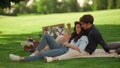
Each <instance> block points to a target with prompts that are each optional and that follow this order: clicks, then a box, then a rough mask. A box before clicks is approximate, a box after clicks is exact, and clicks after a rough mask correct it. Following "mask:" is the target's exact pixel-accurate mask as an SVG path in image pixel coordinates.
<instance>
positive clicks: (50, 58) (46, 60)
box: [44, 56, 53, 63]
mask: <svg viewBox="0 0 120 68" xmlns="http://www.w3.org/2000/svg"><path fill="white" fill-rule="evenodd" d="M44 59H45V62H47V63H48V62H52V61H53V58H52V57H47V56H45V58H44Z"/></svg>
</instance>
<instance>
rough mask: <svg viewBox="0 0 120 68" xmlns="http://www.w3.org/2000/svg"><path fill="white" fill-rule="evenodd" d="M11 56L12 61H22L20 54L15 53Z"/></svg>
mask: <svg viewBox="0 0 120 68" xmlns="http://www.w3.org/2000/svg"><path fill="white" fill-rule="evenodd" d="M9 58H10V59H11V60H12V61H20V56H17V55H14V54H9Z"/></svg>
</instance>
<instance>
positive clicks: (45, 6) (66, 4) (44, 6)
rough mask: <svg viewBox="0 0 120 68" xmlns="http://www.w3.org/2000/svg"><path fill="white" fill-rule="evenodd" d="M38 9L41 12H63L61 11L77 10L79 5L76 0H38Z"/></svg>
mask: <svg viewBox="0 0 120 68" xmlns="http://www.w3.org/2000/svg"><path fill="white" fill-rule="evenodd" d="M37 11H38V12H39V13H43V14H48V13H61V12H77V11H79V5H78V3H77V1H76V0H63V1H62V2H58V1H57V0H40V1H39V2H37Z"/></svg>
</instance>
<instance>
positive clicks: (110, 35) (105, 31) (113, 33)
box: [0, 25, 120, 50]
mask: <svg viewBox="0 0 120 68" xmlns="http://www.w3.org/2000/svg"><path fill="white" fill-rule="evenodd" d="M96 26H97V28H98V29H99V30H100V32H101V33H102V35H103V37H104V39H105V41H106V42H113V41H120V25H96ZM71 31H73V28H72V29H71ZM41 36H42V32H34V33H31V34H17V35H14V34H13V35H0V48H2V47H3V48H4V47H5V46H6V47H8V48H12V46H13V47H16V46H17V45H20V42H21V41H24V40H27V39H28V38H30V37H32V38H34V39H37V40H40V38H41ZM0 50H1V49H0Z"/></svg>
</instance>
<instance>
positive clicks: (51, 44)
mask: <svg viewBox="0 0 120 68" xmlns="http://www.w3.org/2000/svg"><path fill="white" fill-rule="evenodd" d="M46 44H48V46H49V47H50V49H56V48H59V47H60V46H59V45H58V44H57V42H56V41H55V40H54V39H53V37H51V36H50V35H48V34H45V35H44V36H43V38H42V40H41V42H40V44H39V45H38V46H37V48H36V51H35V52H34V54H35V55H37V54H39V52H40V51H41V50H42V49H43V48H44V47H45V46H46Z"/></svg>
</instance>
